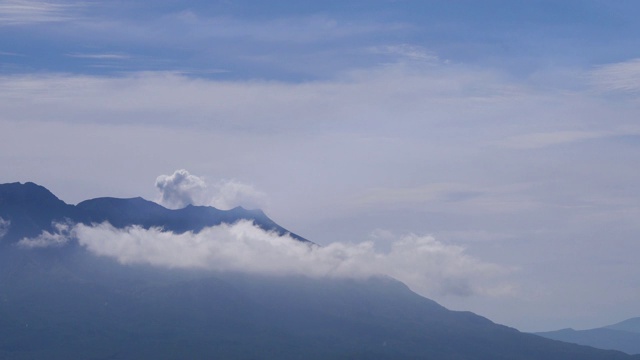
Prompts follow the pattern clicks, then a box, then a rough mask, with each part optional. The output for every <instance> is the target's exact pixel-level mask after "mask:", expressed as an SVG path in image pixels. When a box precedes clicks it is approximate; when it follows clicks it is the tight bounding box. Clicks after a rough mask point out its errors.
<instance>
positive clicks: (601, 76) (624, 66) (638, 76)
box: [591, 59, 640, 94]
mask: <svg viewBox="0 0 640 360" xmlns="http://www.w3.org/2000/svg"><path fill="white" fill-rule="evenodd" d="M591 80H592V82H593V84H594V85H595V86H596V89H598V90H600V91H614V92H628V93H633V94H637V93H638V92H640V59H631V60H628V61H624V62H620V63H615V64H607V65H603V66H600V67H598V68H597V69H595V70H594V71H593V72H592V73H591Z"/></svg>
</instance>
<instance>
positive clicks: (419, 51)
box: [369, 44, 440, 64]
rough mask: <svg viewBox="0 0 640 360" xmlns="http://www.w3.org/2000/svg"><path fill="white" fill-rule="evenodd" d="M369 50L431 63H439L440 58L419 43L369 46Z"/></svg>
mask: <svg viewBox="0 0 640 360" xmlns="http://www.w3.org/2000/svg"><path fill="white" fill-rule="evenodd" d="M369 51H370V52H372V53H374V54H386V55H393V56H398V57H400V58H403V59H408V60H413V61H424V62H430V63H434V64H435V63H439V62H440V58H438V56H437V55H436V54H435V53H434V52H432V51H429V50H427V49H426V48H424V47H422V46H419V45H411V44H399V45H386V46H375V47H372V48H369Z"/></svg>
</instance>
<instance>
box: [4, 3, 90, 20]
mask: <svg viewBox="0 0 640 360" xmlns="http://www.w3.org/2000/svg"><path fill="white" fill-rule="evenodd" d="M78 9H80V5H79V4H78V3H65V2H54V1H37V0H5V1H2V2H0V26H2V25H24V24H31V23H47V22H61V21H68V20H72V19H75V18H76V17H77V15H78Z"/></svg>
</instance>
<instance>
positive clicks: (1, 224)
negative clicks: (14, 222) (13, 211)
mask: <svg viewBox="0 0 640 360" xmlns="http://www.w3.org/2000/svg"><path fill="white" fill-rule="evenodd" d="M9 226H11V221H9V220H5V219H3V218H2V217H0V239H2V238H3V237H4V236H5V235H7V232H9Z"/></svg>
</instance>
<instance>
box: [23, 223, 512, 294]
mask: <svg viewBox="0 0 640 360" xmlns="http://www.w3.org/2000/svg"><path fill="white" fill-rule="evenodd" d="M57 230H58V232H57V233H54V234H51V233H48V232H44V233H43V234H41V235H40V236H38V237H37V238H34V239H22V240H21V241H20V242H19V245H20V246H22V247H25V248H40V247H47V246H61V245H63V244H65V243H67V242H68V241H70V240H69V239H71V238H72V239H74V240H77V241H78V243H79V244H80V245H81V246H84V247H85V248H86V249H87V250H89V251H90V252H91V253H93V254H96V255H99V256H106V257H110V258H113V259H115V260H117V261H118V262H120V263H122V264H147V265H152V266H158V267H165V268H183V269H203V270H213V271H234V272H245V273H257V274H267V275H277V276H280V275H302V276H309V277H337V278H367V277H370V276H375V275H388V276H391V277H394V278H396V279H398V280H401V281H403V282H405V283H406V284H407V285H409V286H410V287H411V288H413V289H414V290H415V291H418V292H420V293H422V294H424V295H457V296H469V295H473V294H484V295H496V296H497V295H505V294H507V293H508V292H509V290H510V287H509V286H508V284H505V283H504V282H502V280H501V278H502V277H503V275H506V274H507V273H508V272H509V270H508V269H506V268H503V267H501V266H498V265H495V264H489V263H484V262H482V261H480V260H478V259H475V258H473V257H471V256H469V255H467V254H465V249H464V248H462V247H460V246H455V245H447V244H444V243H441V242H439V241H437V240H436V239H434V238H433V237H431V236H417V235H407V236H404V237H401V238H399V239H396V240H395V241H394V242H393V243H392V245H391V247H390V250H389V251H388V252H381V251H379V250H377V249H376V248H375V246H374V244H373V242H361V243H357V244H351V243H339V242H336V243H332V244H330V245H327V246H324V247H321V246H318V245H310V244H307V243H303V242H300V241H297V240H295V239H293V238H291V237H290V236H279V235H278V234H276V233H273V232H268V231H265V230H263V229H261V228H259V227H257V226H255V225H254V224H253V223H252V222H250V221H240V222H237V223H235V224H231V225H230V224H222V225H219V226H214V227H209V228H205V229H203V230H202V231H200V232H199V233H193V232H186V233H182V234H175V233H173V232H168V231H163V230H162V229H160V228H151V229H144V228H142V227H139V226H131V227H127V228H123V229H119V228H115V227H113V226H112V225H110V224H109V223H102V224H97V225H92V226H87V225H82V224H78V225H75V226H73V227H72V228H69V227H67V226H66V225H61V224H59V225H57Z"/></svg>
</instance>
